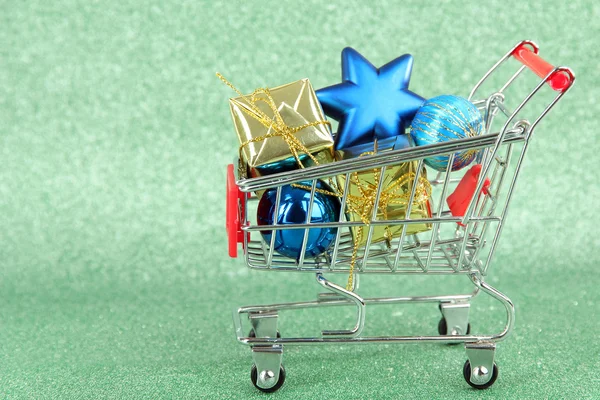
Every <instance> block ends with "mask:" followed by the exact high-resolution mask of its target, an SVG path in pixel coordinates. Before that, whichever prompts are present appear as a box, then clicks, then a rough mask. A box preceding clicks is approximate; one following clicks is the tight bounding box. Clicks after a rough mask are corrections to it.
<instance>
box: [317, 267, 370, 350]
mask: <svg viewBox="0 0 600 400" xmlns="http://www.w3.org/2000/svg"><path fill="white" fill-rule="evenodd" d="M316 277H317V282H319V284H320V285H321V286H323V287H324V288H325V289H328V290H330V291H331V292H333V293H335V294H336V295H338V296H340V297H342V298H344V299H346V300H349V301H350V302H351V303H354V304H355V305H356V325H354V328H352V329H340V330H325V331H322V332H321V334H322V335H323V336H347V337H351V338H355V337H358V336H359V335H360V334H361V332H362V330H363V328H364V326H365V300H364V299H363V298H362V297H360V296H359V295H357V294H356V293H354V292H351V291H348V290H346V289H344V288H343V287H341V286H339V285H336V284H335V283H333V282H330V281H328V280H327V279H325V277H324V276H323V275H322V274H320V273H317V274H316Z"/></svg>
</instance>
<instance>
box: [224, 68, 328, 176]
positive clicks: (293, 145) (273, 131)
mask: <svg viewBox="0 0 600 400" xmlns="http://www.w3.org/2000/svg"><path fill="white" fill-rule="evenodd" d="M217 77H218V78H219V79H220V80H221V81H223V83H225V84H226V85H227V86H229V87H230V88H231V89H233V90H234V91H235V92H236V93H237V94H238V95H239V96H240V97H241V98H243V99H244V100H245V101H246V103H247V104H248V106H249V107H250V108H251V109H252V112H250V111H249V110H246V109H245V108H243V109H242V110H243V111H244V112H245V113H246V114H247V115H248V116H250V117H251V118H254V119H255V120H257V121H258V122H260V123H261V124H262V125H263V126H264V127H265V128H267V129H270V131H269V132H268V133H267V134H266V135H262V136H257V137H255V138H252V139H249V140H246V141H245V142H244V143H242V144H241V145H240V148H239V158H240V160H242V150H243V149H244V147H246V146H248V145H249V144H250V143H254V142H260V141H263V140H265V139H268V138H271V137H275V136H280V137H281V138H282V139H283V140H284V141H285V143H286V144H287V145H288V147H289V148H290V152H291V154H292V155H293V156H294V158H295V159H296V162H297V163H298V166H299V167H300V168H304V164H302V161H301V160H300V156H299V154H301V153H304V154H306V155H307V156H308V157H309V158H310V159H311V160H312V161H313V162H314V163H315V165H319V162H318V161H317V159H316V158H315V157H314V156H313V155H312V154H311V153H310V151H309V150H308V148H307V147H306V146H304V145H303V144H302V142H301V141H300V139H298V138H297V137H296V133H298V132H300V131H301V130H303V129H306V128H309V127H311V126H317V125H329V126H331V124H330V123H329V121H314V122H309V123H306V124H303V125H300V126H294V127H290V126H288V125H287V124H286V123H285V121H284V120H283V117H282V116H281V113H280V112H279V110H278V108H277V105H276V104H275V100H274V99H273V96H272V95H271V92H270V90H269V89H268V88H258V89H256V90H254V92H252V94H250V95H249V96H246V95H244V94H242V92H240V91H239V90H238V89H237V88H236V87H235V86H233V84H231V82H229V81H228V80H227V79H225V77H223V75H221V74H220V73H218V72H217ZM259 102H264V103H265V104H267V106H268V107H269V109H270V110H271V111H272V112H273V116H272V117H271V116H269V115H267V114H266V113H265V112H264V111H262V110H261V109H260V108H259V107H258V106H257V103H259Z"/></svg>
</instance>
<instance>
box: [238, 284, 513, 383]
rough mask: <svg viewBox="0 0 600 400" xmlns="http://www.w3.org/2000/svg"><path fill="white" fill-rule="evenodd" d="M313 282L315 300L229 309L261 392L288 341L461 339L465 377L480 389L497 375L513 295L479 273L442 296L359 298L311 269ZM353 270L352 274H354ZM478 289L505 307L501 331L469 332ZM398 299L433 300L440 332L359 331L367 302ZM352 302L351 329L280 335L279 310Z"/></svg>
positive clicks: (273, 377) (279, 374)
mask: <svg viewBox="0 0 600 400" xmlns="http://www.w3.org/2000/svg"><path fill="white" fill-rule="evenodd" d="M315 276H316V280H317V282H318V283H319V284H320V285H321V286H322V287H323V288H325V289H326V290H327V292H325V293H320V294H319V296H318V298H317V300H314V301H306V302H293V303H279V304H269V305H259V306H246V307H240V308H238V309H236V310H235V311H234V313H233V317H234V318H233V319H234V324H235V330H236V336H237V340H238V341H239V342H240V343H242V344H245V345H248V346H250V347H251V349H252V356H253V360H254V365H253V367H252V374H251V376H252V381H253V383H254V385H255V386H256V387H257V388H258V389H260V390H262V391H266V392H271V391H275V390H277V389H278V388H279V387H280V386H281V385H282V384H283V380H284V379H285V370H284V368H283V365H282V360H283V347H284V346H289V345H322V344H332V343H380V344H381V343H417V342H418V343H422V342H426V343H427V342H428V343H446V344H457V343H464V345H465V350H466V354H467V361H466V362H465V366H464V368H463V375H464V377H465V380H466V381H467V382H468V383H469V384H470V385H471V386H473V387H475V388H478V389H484V388H487V387H489V386H491V385H492V384H493V383H494V381H495V380H496V378H497V375H498V367H497V366H496V364H495V361H494V358H495V352H496V343H497V342H499V341H501V340H504V339H505V338H506V336H507V335H508V334H509V333H510V331H511V330H512V327H513V325H514V320H515V309H514V305H513V303H512V301H511V300H510V299H509V298H508V297H507V296H506V295H504V294H502V293H501V292H500V291H498V290H497V289H495V288H494V287H492V286H491V285H489V284H488V283H486V282H485V281H484V280H483V278H482V276H481V275H480V274H478V273H472V274H470V275H468V276H469V277H470V280H471V282H472V283H473V285H474V286H475V289H474V290H473V292H472V293H470V294H460V295H447V296H412V297H377V298H362V297H361V296H360V295H358V294H357V293H356V292H355V290H356V289H358V279H355V287H354V288H353V290H352V291H348V290H346V289H344V288H343V287H341V286H339V285H337V284H335V283H334V282H331V281H329V280H327V279H326V278H325V277H324V276H323V274H322V273H316V274H315ZM358 276H359V275H357V277H356V278H358ZM480 292H483V293H486V294H488V295H489V296H491V297H492V298H494V299H496V300H498V301H499V302H500V303H502V305H503V306H504V308H505V309H506V323H505V327H504V329H503V330H502V331H501V332H500V333H496V334H491V335H471V334H470V324H469V310H470V301H471V300H472V299H473V298H474V297H475V296H477V295H478V294H479V293H480ZM399 303H438V304H439V309H440V312H441V313H442V319H441V320H440V324H439V326H438V331H439V334H440V335H439V336H427V335H419V336H361V333H362V330H363V328H364V326H365V311H366V308H367V305H369V306H370V307H372V306H373V305H378V304H399ZM332 306H354V307H356V324H355V326H354V327H352V328H350V329H334V330H324V331H322V332H321V336H320V337H282V336H281V334H280V332H279V330H278V328H277V326H278V319H279V312H280V311H289V310H298V309H305V308H316V307H332ZM242 315H245V316H247V318H248V319H249V321H250V324H251V326H252V329H251V330H250V333H249V334H246V333H245V332H243V329H242V326H243V324H242Z"/></svg>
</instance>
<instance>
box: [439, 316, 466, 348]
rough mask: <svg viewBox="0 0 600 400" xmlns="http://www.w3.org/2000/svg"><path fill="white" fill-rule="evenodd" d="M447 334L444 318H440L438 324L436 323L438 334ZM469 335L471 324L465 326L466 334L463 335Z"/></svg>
mask: <svg viewBox="0 0 600 400" xmlns="http://www.w3.org/2000/svg"><path fill="white" fill-rule="evenodd" d="M447 332H448V324H447V323H446V318H444V317H442V319H440V322H439V323H438V333H439V334H440V335H442V336H444V335H447ZM469 333H471V323H468V324H467V333H465V335H468V334H469ZM451 344H456V343H451Z"/></svg>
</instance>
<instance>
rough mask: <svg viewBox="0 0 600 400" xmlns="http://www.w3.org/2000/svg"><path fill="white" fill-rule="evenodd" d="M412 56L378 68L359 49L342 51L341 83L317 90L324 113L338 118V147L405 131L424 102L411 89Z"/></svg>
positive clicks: (343, 147)
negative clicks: (409, 85)
mask: <svg viewBox="0 0 600 400" xmlns="http://www.w3.org/2000/svg"><path fill="white" fill-rule="evenodd" d="M412 64H413V58H412V56H411V55H410V54H405V55H403V56H401V57H398V58H396V59H395V60H392V61H390V62H389V63H387V64H385V65H384V66H383V67H381V68H379V69H377V68H375V66H374V65H373V64H371V63H370V62H369V61H367V59H365V58H364V57H363V56H362V55H360V54H359V53H358V52H357V51H356V50H354V49H352V48H350V47H346V48H345V49H344V50H343V51H342V81H343V82H342V83H339V84H337V85H333V86H329V87H326V88H323V89H319V90H317V97H318V98H319V101H320V102H321V105H322V106H323V111H325V114H326V115H328V116H330V117H331V118H333V119H335V120H337V121H339V128H338V133H337V137H336V139H335V149H336V150H341V149H345V148H348V147H351V146H355V145H359V144H363V143H369V142H373V140H375V139H380V140H381V139H386V138H389V137H393V136H398V135H401V134H404V133H405V128H406V127H407V126H408V125H410V122H411V120H412V118H413V117H414V115H415V113H416V112H417V109H418V108H419V107H420V106H421V105H422V104H423V102H424V101H425V99H424V98H422V97H421V96H419V95H417V94H415V93H413V92H411V91H409V90H408V83H409V80H410V74H411V71H412Z"/></svg>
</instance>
